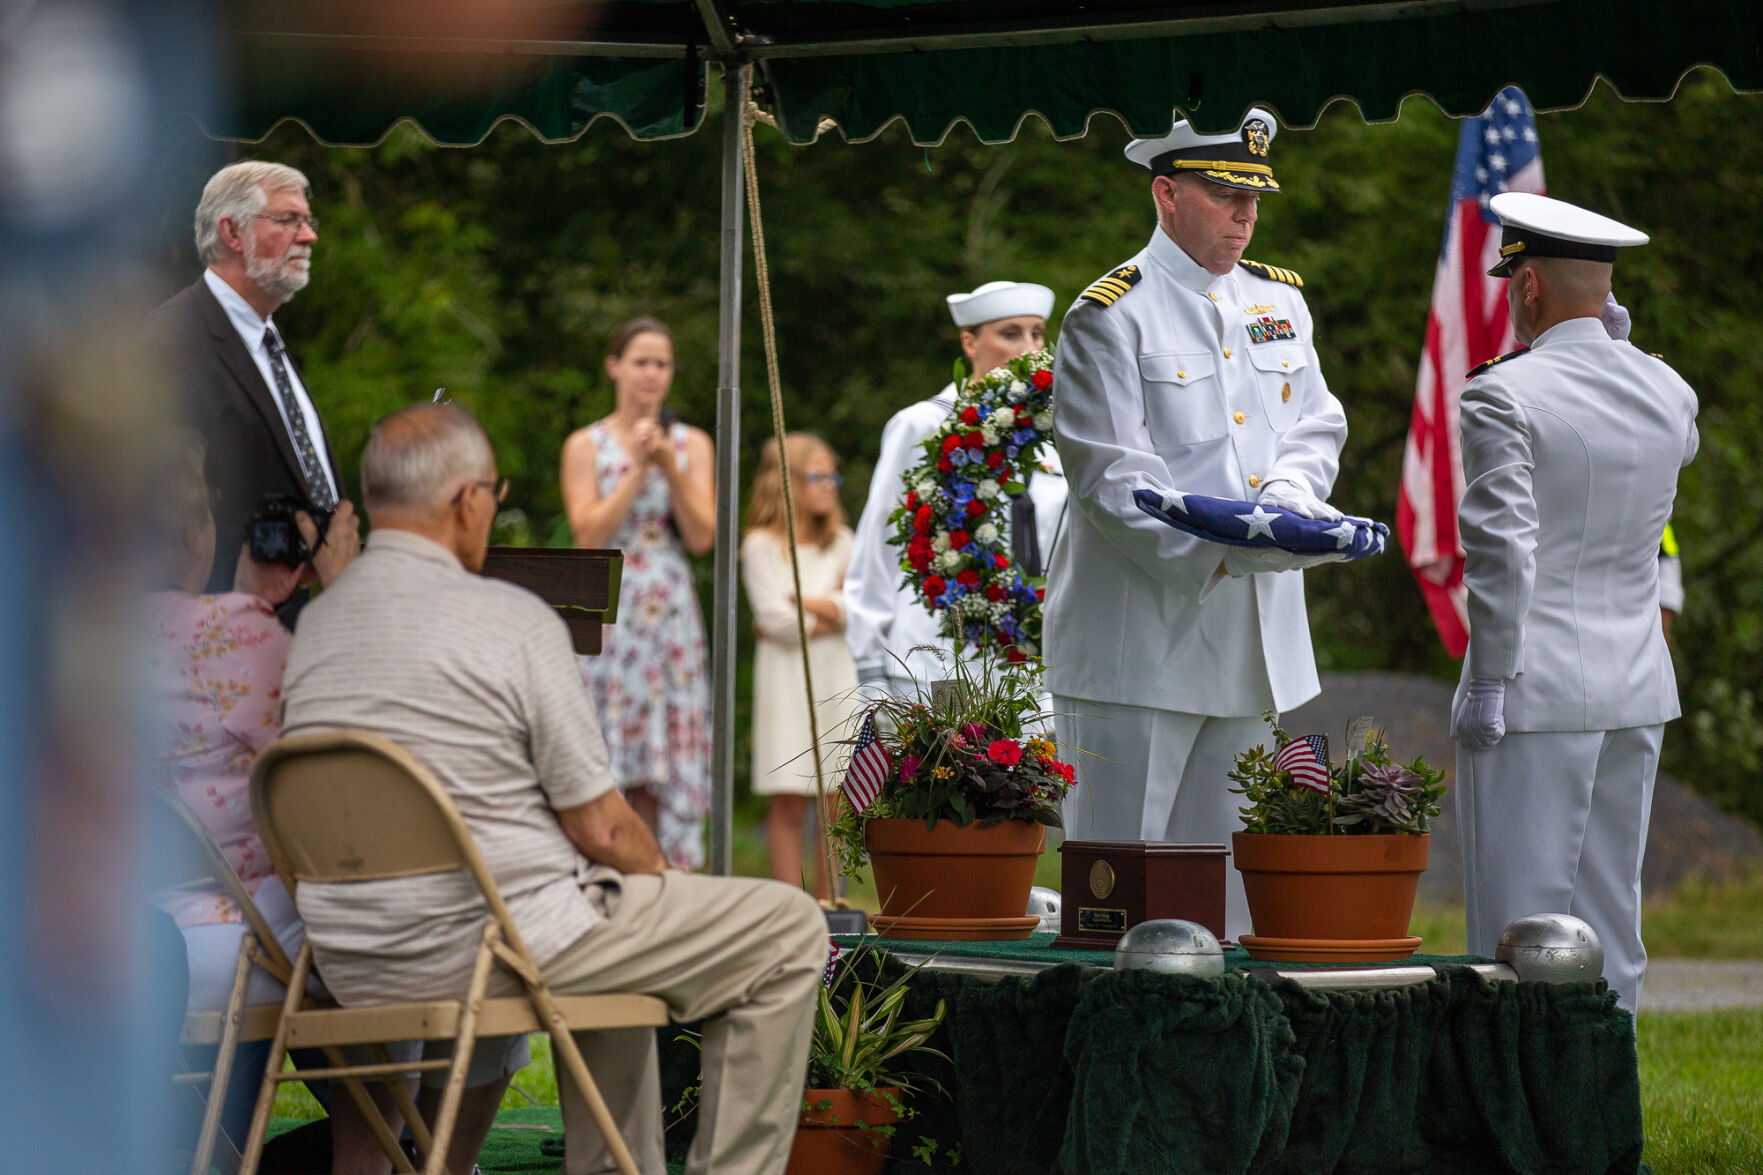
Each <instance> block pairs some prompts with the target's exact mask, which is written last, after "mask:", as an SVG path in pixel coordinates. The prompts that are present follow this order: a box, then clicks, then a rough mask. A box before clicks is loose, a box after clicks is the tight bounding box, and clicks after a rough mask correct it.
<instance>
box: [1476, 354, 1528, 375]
mask: <svg viewBox="0 0 1763 1175" xmlns="http://www.w3.org/2000/svg"><path fill="white" fill-rule="evenodd" d="M1529 352H1530V348H1529V347H1520V348H1518V350H1516V351H1508V352H1506V353H1505V354H1504V355H1495V356H1494V357H1493V358H1492V359H1489V360H1488V361H1487V362H1486V363H1478V364H1476V366H1475V368H1474V369H1473V370H1471V371H1470V373H1469V374H1468V375H1466V376H1464V377H1463V378H1464V379H1474V378H1475V377H1476V376H1478V375H1480V374H1481V373H1482V372H1484V371H1486V370H1487V369H1488V368H1490V367H1492V366H1493V365H1494V364H1496V363H1504V362H1506V360H1508V359H1516V358H1518V357H1519V356H1520V355H1525V354H1529Z"/></svg>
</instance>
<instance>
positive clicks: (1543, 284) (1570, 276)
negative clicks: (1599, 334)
mask: <svg viewBox="0 0 1763 1175" xmlns="http://www.w3.org/2000/svg"><path fill="white" fill-rule="evenodd" d="M1614 268H1615V267H1614V266H1613V265H1612V264H1611V263H1610V262H1608V261H1584V260H1580V259H1578V258H1572V257H1530V258H1527V259H1525V260H1524V261H1522V262H1520V263H1519V264H1518V265H1517V266H1516V267H1515V269H1514V270H1513V272H1512V275H1511V277H1510V278H1509V279H1508V281H1507V285H1506V306H1507V309H1508V310H1509V311H1510V312H1511V317H1512V333H1513V337H1515V338H1516V339H1517V340H1518V342H1519V343H1521V344H1523V345H1524V346H1527V347H1528V346H1529V345H1530V344H1531V343H1532V342H1534V341H1536V337H1537V336H1538V335H1540V334H1542V333H1543V332H1544V331H1546V330H1548V329H1549V328H1550V327H1552V326H1554V325H1555V324H1556V323H1560V322H1566V321H1567V320H1568V319H1570V318H1596V317H1598V315H1599V313H1600V312H1602V310H1603V309H1604V296H1605V295H1606V294H1608V293H1609V292H1610V277H1611V273H1612V272H1613V270H1614Z"/></svg>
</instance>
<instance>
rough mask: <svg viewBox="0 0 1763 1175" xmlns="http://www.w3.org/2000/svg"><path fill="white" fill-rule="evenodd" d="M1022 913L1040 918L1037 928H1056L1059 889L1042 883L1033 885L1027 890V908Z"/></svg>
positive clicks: (1057, 924)
mask: <svg viewBox="0 0 1763 1175" xmlns="http://www.w3.org/2000/svg"><path fill="white" fill-rule="evenodd" d="M1024 913H1025V914H1027V915H1028V916H1030V917H1034V918H1039V919H1040V920H1041V925H1040V926H1039V928H1038V929H1041V930H1058V929H1059V891H1058V890H1056V889H1051V888H1049V887H1047V886H1044V885H1037V886H1035V887H1034V888H1033V889H1031V890H1029V891H1028V909H1027V910H1025V911H1024Z"/></svg>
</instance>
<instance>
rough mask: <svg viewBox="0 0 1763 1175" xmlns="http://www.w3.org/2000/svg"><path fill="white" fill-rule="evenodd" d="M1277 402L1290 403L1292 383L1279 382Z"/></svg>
mask: <svg viewBox="0 0 1763 1175" xmlns="http://www.w3.org/2000/svg"><path fill="white" fill-rule="evenodd" d="M1279 402H1280V403H1281V404H1290V403H1291V402H1292V385H1291V384H1280V385H1279Z"/></svg>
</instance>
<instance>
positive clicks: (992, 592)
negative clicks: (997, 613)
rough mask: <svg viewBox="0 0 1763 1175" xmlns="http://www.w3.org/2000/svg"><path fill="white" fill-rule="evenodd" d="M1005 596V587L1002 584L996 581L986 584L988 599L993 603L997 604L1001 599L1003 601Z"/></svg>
mask: <svg viewBox="0 0 1763 1175" xmlns="http://www.w3.org/2000/svg"><path fill="white" fill-rule="evenodd" d="M1003 598H1004V588H1003V586H1002V585H1000V584H995V583H988V584H987V585H986V599H988V600H990V601H991V602H992V603H994V604H996V603H998V602H999V601H1001V600H1002V599H1003Z"/></svg>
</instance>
